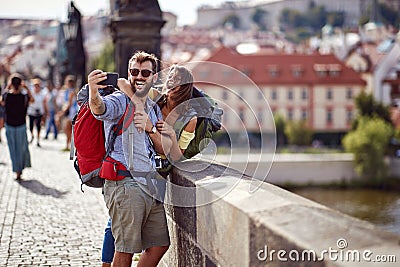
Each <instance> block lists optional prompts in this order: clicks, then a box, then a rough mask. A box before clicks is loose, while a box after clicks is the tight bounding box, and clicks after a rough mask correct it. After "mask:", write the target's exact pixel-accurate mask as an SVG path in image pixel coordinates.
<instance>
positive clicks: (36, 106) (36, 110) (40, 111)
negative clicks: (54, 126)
mask: <svg viewBox="0 0 400 267" xmlns="http://www.w3.org/2000/svg"><path fill="white" fill-rule="evenodd" d="M40 83H41V81H40V79H33V80H32V84H33V90H32V96H33V97H34V99H35V102H33V103H32V104H30V105H29V107H28V116H29V130H30V132H31V140H30V143H32V142H33V139H34V134H33V127H34V125H36V132H37V141H36V145H37V146H38V147H40V143H39V138H40V130H41V127H42V120H43V119H44V118H46V116H44V115H45V114H47V106H46V95H45V94H44V93H43V92H42V87H41V86H40Z"/></svg>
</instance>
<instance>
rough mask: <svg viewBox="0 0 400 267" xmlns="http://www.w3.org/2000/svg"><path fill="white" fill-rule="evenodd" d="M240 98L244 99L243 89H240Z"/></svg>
mask: <svg viewBox="0 0 400 267" xmlns="http://www.w3.org/2000/svg"><path fill="white" fill-rule="evenodd" d="M238 98H239V99H241V100H243V99H244V93H243V91H242V90H239V95H238Z"/></svg>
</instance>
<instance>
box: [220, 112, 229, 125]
mask: <svg viewBox="0 0 400 267" xmlns="http://www.w3.org/2000/svg"><path fill="white" fill-rule="evenodd" d="M222 121H223V124H225V125H227V124H228V122H229V112H224V116H222Z"/></svg>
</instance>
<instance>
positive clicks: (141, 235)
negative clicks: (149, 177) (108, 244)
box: [104, 177, 170, 253]
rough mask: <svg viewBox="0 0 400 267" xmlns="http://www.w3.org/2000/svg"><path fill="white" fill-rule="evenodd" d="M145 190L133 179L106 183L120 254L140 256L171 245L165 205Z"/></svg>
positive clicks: (107, 200) (107, 203)
mask: <svg viewBox="0 0 400 267" xmlns="http://www.w3.org/2000/svg"><path fill="white" fill-rule="evenodd" d="M144 188H146V186H145V185H140V186H139V184H138V183H137V182H136V181H135V180H134V179H132V178H130V177H127V178H125V179H123V180H121V181H110V180H106V182H105V185H104V200H105V202H106V205H107V208H108V210H109V214H110V217H111V220H112V225H111V229H112V233H113V236H114V238H115V250H116V251H118V252H125V253H139V252H141V251H143V250H145V249H147V248H150V247H158V246H168V245H169V244H170V241H169V234H168V227H167V220H166V217H165V211H164V205H163V204H162V203H161V202H159V201H157V200H155V199H154V198H152V197H151V196H150V195H149V194H148V193H146V192H145V191H144V190H143V189H144Z"/></svg>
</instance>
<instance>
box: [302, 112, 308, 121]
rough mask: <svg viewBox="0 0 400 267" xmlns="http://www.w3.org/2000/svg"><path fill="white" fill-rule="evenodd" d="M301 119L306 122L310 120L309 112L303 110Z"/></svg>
mask: <svg viewBox="0 0 400 267" xmlns="http://www.w3.org/2000/svg"><path fill="white" fill-rule="evenodd" d="M301 119H302V120H303V121H306V120H307V119H308V112H307V110H306V109H303V110H302V111H301Z"/></svg>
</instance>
